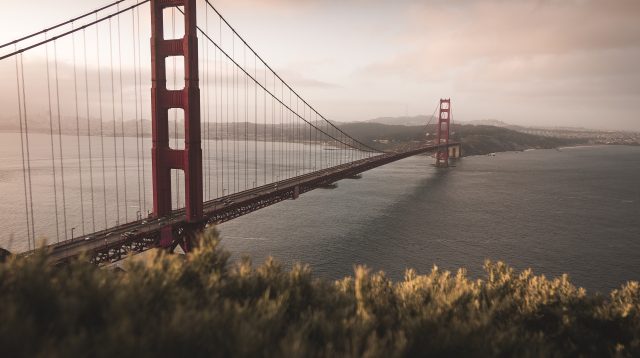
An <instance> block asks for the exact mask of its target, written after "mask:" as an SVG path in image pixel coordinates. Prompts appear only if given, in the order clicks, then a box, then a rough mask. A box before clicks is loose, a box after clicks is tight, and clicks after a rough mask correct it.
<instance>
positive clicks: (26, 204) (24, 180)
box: [14, 45, 31, 250]
mask: <svg viewBox="0 0 640 358" xmlns="http://www.w3.org/2000/svg"><path fill="white" fill-rule="evenodd" d="M14 47H15V45H14ZM18 57H22V54H19V55H16V57H15V60H16V93H17V94H18V122H19V124H20V155H21V156H22V186H23V187H24V214H25V219H26V224H27V245H28V248H29V250H31V228H30V224H31V220H29V202H28V200H27V196H28V195H27V170H26V168H25V160H24V137H23V131H22V95H21V94H20V72H19V71H18ZM23 86H24V84H23Z"/></svg>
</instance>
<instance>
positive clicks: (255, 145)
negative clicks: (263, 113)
mask: <svg viewBox="0 0 640 358" xmlns="http://www.w3.org/2000/svg"><path fill="white" fill-rule="evenodd" d="M253 76H254V77H255V78H258V60H257V59H256V57H255V56H254V57H253ZM253 100H254V101H255V105H254V112H253V119H254V121H255V123H254V126H253V157H254V160H255V163H254V165H255V169H254V175H255V182H254V183H253V187H254V188H255V187H256V186H257V185H258V84H256V83H254V84H253Z"/></svg>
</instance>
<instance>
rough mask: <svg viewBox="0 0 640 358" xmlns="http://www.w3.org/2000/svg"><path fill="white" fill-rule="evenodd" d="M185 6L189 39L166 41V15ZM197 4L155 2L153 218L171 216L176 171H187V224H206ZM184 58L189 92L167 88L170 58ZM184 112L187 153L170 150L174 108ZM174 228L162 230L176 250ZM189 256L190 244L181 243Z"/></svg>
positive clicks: (167, 243)
mask: <svg viewBox="0 0 640 358" xmlns="http://www.w3.org/2000/svg"><path fill="white" fill-rule="evenodd" d="M174 6H182V7H183V11H184V37H183V38H179V39H168V40H165V39H164V23H163V11H164V9H165V8H170V7H174ZM196 31H197V24H196V0H151V76H152V77H151V83H152V87H151V119H152V140H153V148H152V172H153V214H154V215H155V216H156V217H163V216H168V215H169V214H171V169H180V170H183V171H184V177H185V190H184V192H185V214H186V219H187V222H189V223H191V224H194V225H198V224H200V222H201V221H202V148H201V143H200V89H199V84H198V38H197V32H196ZM171 56H181V57H183V58H184V73H185V79H184V88H183V89H180V90H169V89H167V71H166V66H165V59H166V58H167V57H171ZM172 108H179V109H182V110H183V111H184V119H185V120H184V149H182V150H179V149H175V148H170V147H169V109H172ZM172 231H173V229H172V227H171V226H168V227H166V228H164V229H163V230H162V234H161V238H160V246H162V247H175V245H176V244H177V243H176V241H175V240H174V233H173V232H172ZM179 244H180V245H181V246H182V247H183V249H184V250H185V251H188V250H189V246H190V243H189V241H188V240H183V242H179Z"/></svg>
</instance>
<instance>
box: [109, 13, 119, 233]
mask: <svg viewBox="0 0 640 358" xmlns="http://www.w3.org/2000/svg"><path fill="white" fill-rule="evenodd" d="M112 33H113V30H112V27H111V18H109V64H110V66H109V67H110V69H111V120H112V122H111V124H112V125H113V133H112V136H113V164H114V165H115V173H114V174H115V178H116V225H119V224H120V183H119V180H118V149H117V148H118V143H117V132H116V92H115V79H114V75H113V35H112Z"/></svg>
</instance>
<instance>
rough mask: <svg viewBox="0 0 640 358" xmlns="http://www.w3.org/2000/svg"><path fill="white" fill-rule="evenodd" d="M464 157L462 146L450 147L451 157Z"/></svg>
mask: <svg viewBox="0 0 640 358" xmlns="http://www.w3.org/2000/svg"><path fill="white" fill-rule="evenodd" d="M461 157H462V146H460V145H452V146H450V147H449V159H459V158H461Z"/></svg>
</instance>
